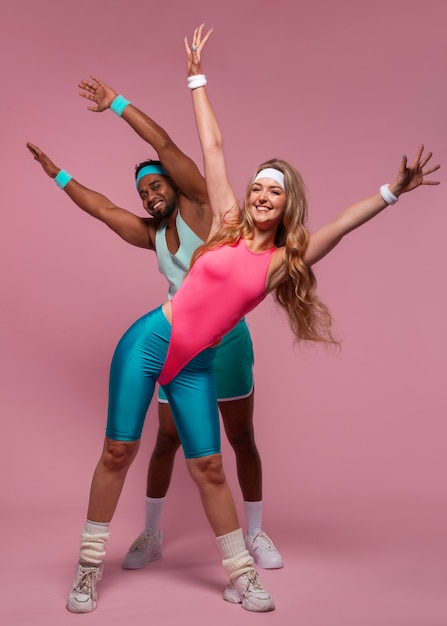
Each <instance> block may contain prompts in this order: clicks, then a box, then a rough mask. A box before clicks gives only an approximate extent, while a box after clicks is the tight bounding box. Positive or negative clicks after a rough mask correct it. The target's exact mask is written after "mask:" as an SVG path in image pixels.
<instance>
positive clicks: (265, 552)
mask: <svg viewBox="0 0 447 626" xmlns="http://www.w3.org/2000/svg"><path fill="white" fill-rule="evenodd" d="M245 543H246V544H247V550H248V551H249V553H250V554H251V556H252V557H253V560H254V562H255V563H256V564H257V565H259V567H263V568H264V569H280V568H281V567H284V560H283V558H282V556H281V555H280V553H279V552H278V550H277V548H276V546H275V544H274V543H273V541H272V540H271V539H270V537H269V536H268V535H267V534H266V533H265V532H264V531H263V530H261V529H257V531H256V534H255V535H245Z"/></svg>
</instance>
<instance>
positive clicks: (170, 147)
mask: <svg viewBox="0 0 447 626" xmlns="http://www.w3.org/2000/svg"><path fill="white" fill-rule="evenodd" d="M79 87H80V88H81V89H82V90H83V91H81V92H80V94H79V95H81V96H82V97H83V98H86V99H87V100H90V101H92V102H94V103H95V106H89V107H87V108H88V110H89V111H93V112H95V113H100V112H102V111H106V110H107V109H109V108H110V107H111V105H112V103H113V102H114V100H115V99H116V98H117V96H118V94H117V92H116V91H115V90H114V89H112V87H109V86H108V85H106V83H104V82H103V81H102V80H100V79H99V78H98V77H96V76H91V77H90V80H81V82H80V83H79ZM121 117H122V118H123V119H124V120H125V121H126V122H127V123H128V124H129V126H130V127H131V128H133V130H134V131H135V132H136V133H137V134H138V135H139V136H140V137H141V138H142V139H144V141H146V142H147V143H148V144H150V145H151V146H152V147H153V148H154V150H155V152H156V153H157V155H158V158H159V159H160V161H161V162H162V163H163V167H164V168H165V169H166V171H167V172H168V174H169V176H170V178H171V179H172V181H173V183H174V185H175V186H176V187H177V188H178V189H179V191H180V192H181V193H182V194H183V195H184V196H186V197H187V198H188V199H189V200H191V202H194V203H196V204H197V205H198V206H199V207H200V206H203V205H206V206H207V205H208V196H207V191H206V185H205V180H204V178H203V176H202V174H201V173H200V171H199V169H198V168H197V166H196V164H195V163H194V161H193V160H192V159H190V158H189V157H188V156H187V155H186V154H185V153H184V152H182V151H181V150H180V148H179V147H178V146H177V145H176V144H175V143H174V142H173V141H172V139H171V137H170V136H169V135H168V133H167V132H166V131H165V130H164V129H163V128H161V126H159V125H158V124H157V123H156V122H154V120H152V119H151V118H150V117H148V116H147V115H146V114H145V113H143V112H142V111H140V110H139V109H137V107H136V106H134V105H133V104H131V103H129V104H128V105H127V106H126V107H125V108H124V110H123V111H122V113H121Z"/></svg>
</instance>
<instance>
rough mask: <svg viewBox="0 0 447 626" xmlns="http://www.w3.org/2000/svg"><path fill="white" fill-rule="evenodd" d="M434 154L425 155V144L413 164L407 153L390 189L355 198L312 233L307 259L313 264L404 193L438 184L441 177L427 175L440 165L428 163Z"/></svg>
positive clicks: (308, 263) (305, 258)
mask: <svg viewBox="0 0 447 626" xmlns="http://www.w3.org/2000/svg"><path fill="white" fill-rule="evenodd" d="M431 157H432V153H431V152H429V153H428V154H426V155H424V146H421V147H420V148H419V150H418V152H417V154H416V156H415V158H414V160H413V162H412V164H411V165H408V162H407V157H406V156H405V155H404V156H403V157H402V162H401V164H400V168H399V171H398V173H397V176H396V179H395V181H394V182H393V183H392V184H391V185H389V186H388V191H387V189H384V190H382V188H381V190H382V193H380V192H379V193H376V194H374V195H373V196H370V197H369V198H365V199H364V200H361V201H360V202H356V203H355V204H353V205H351V206H350V207H348V208H347V209H345V210H344V211H342V213H340V214H339V215H338V216H337V217H336V218H335V219H334V220H333V221H332V222H329V223H328V224H326V225H325V226H323V227H322V228H320V230H318V231H317V232H316V233H315V234H313V235H311V237H310V241H309V246H308V248H307V250H306V254H305V255H304V262H305V263H306V264H307V265H313V264H314V263H316V262H317V261H319V260H320V259H322V258H323V257H325V256H326V254H328V253H329V252H330V251H331V250H332V249H333V248H335V246H336V245H337V244H338V243H339V242H340V241H341V240H342V239H343V237H344V236H345V235H347V234H348V233H350V232H351V231H353V230H355V229H356V228H358V227H359V226H361V225H362V224H365V223H366V222H368V221H369V220H370V219H372V218H373V217H375V216H376V215H378V214H379V213H381V212H382V211H383V210H384V209H385V208H386V207H387V206H388V205H389V204H394V203H395V202H397V199H398V198H399V196H400V195H401V194H403V193H407V192H409V191H412V190H414V189H416V188H417V187H419V186H420V185H439V182H438V181H433V180H427V179H426V178H425V177H426V176H428V175H429V174H432V173H433V172H435V171H436V170H438V169H439V168H440V165H433V166H427V164H428V162H429V161H430V159H431ZM382 194H383V195H382Z"/></svg>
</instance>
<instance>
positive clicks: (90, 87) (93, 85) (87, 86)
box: [78, 76, 118, 113]
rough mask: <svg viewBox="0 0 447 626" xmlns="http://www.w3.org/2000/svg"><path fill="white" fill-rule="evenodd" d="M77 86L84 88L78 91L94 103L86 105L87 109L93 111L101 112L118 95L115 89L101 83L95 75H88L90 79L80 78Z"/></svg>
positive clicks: (108, 106)
mask: <svg viewBox="0 0 447 626" xmlns="http://www.w3.org/2000/svg"><path fill="white" fill-rule="evenodd" d="M78 87H80V88H81V89H83V90H84V91H80V92H79V95H80V96H82V97H83V98H86V99H87V100H91V101H92V102H95V103H96V106H90V107H87V109H88V110H89V111H93V112H94V113H101V112H102V111H105V110H106V109H109V108H110V105H111V104H112V102H113V101H114V100H115V98H116V96H117V95H118V94H117V93H116V91H114V90H113V89H112V88H111V87H109V86H108V85H106V84H105V83H103V82H102V81H101V80H99V78H97V77H96V76H90V80H84V79H83V80H81V82H80V83H79V85H78Z"/></svg>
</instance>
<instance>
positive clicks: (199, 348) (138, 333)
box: [56, 27, 439, 612]
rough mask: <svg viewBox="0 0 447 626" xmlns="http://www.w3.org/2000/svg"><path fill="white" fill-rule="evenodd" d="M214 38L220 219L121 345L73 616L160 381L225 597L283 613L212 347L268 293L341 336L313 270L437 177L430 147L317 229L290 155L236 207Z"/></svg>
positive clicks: (194, 81) (214, 149) (210, 166)
mask: <svg viewBox="0 0 447 626" xmlns="http://www.w3.org/2000/svg"><path fill="white" fill-rule="evenodd" d="M209 36H210V33H208V34H207V35H206V36H205V37H204V38H203V39H202V27H199V28H198V29H196V31H195V32H194V36H193V40H192V48H190V47H189V45H188V42H187V41H185V47H186V51H187V57H188V69H189V79H188V83H189V87H190V88H191V89H192V94H193V103H194V111H195V116H196V123H197V128H198V131H199V137H200V141H201V145H202V150H203V155H204V165H205V176H206V181H207V188H208V193H209V197H210V201H211V205H212V211H213V225H212V229H211V233H210V237H209V239H208V241H207V242H206V243H205V244H204V246H202V247H201V248H200V249H199V251H198V254H197V255H196V258H195V262H194V263H193V266H192V269H191V270H190V272H189V274H188V276H187V277H186V278H185V280H184V282H183V284H182V286H181V287H180V289H179V290H178V291H177V292H176V294H175V295H174V297H173V298H172V300H170V301H169V302H166V303H165V304H164V305H163V306H162V307H160V308H159V309H156V310H154V311H152V312H150V313H148V314H147V315H145V316H144V317H143V318H141V319H140V320H138V321H137V322H136V323H135V324H134V325H133V326H131V328H130V329H129V330H128V331H127V333H126V334H125V335H124V337H123V338H122V339H121V341H120V342H119V344H118V346H117V349H116V351H115V354H114V357H113V361H112V367H111V375H110V395H109V416H108V423H107V431H106V440H105V444H104V450H103V453H102V455H101V458H100V460H99V463H98V465H97V467H96V470H95V473H94V476H93V482H92V487H91V492H90V501H89V508H88V516H87V521H86V524H85V526H84V529H83V532H82V540H81V552H80V559H79V564H78V569H77V574H76V578H75V582H74V585H73V588H72V591H71V592H70V596H69V600H68V605H67V606H68V608H69V610H70V611H73V612H88V611H92V610H93V609H95V608H96V581H97V580H98V579H99V578H100V577H101V575H102V563H103V559H104V556H105V542H106V540H107V538H108V534H109V533H108V526H109V522H110V520H111V519H112V516H113V513H114V511H115V508H116V505H117V503H118V499H119V495H120V492H121V489H122V486H123V484H124V479H125V476H126V473H127V470H128V468H129V466H130V464H131V462H132V460H133V458H134V457H135V455H136V453H137V450H138V445H139V439H140V435H141V430H142V427H143V422H144V418H145V414H146V410H147V407H148V405H149V403H150V401H151V398H152V394H153V391H154V386H155V382H156V380H157V379H158V380H159V381H160V383H161V384H162V385H163V386H164V389H165V392H166V395H167V397H168V400H169V403H170V405H171V407H172V410H173V414H174V418H175V420H176V426H177V430H178V432H179V435H180V438H181V441H182V446H183V449H184V453H185V457H186V462H187V466H188V469H189V471H190V473H191V476H192V477H193V479H194V480H195V482H196V484H197V486H198V488H199V492H200V495H201V499H202V503H203V506H204V509H205V512H206V515H207V517H208V520H209V522H210V525H211V527H212V529H213V531H214V533H215V535H216V541H217V544H218V547H219V549H220V552H221V556H222V562H223V566H224V569H225V571H226V573H227V575H228V576H229V578H230V582H229V584H228V585H227V587H226V589H225V591H224V599H225V600H227V601H230V602H234V603H241V604H242V607H243V608H244V609H247V610H251V611H270V610H273V609H274V608H275V606H274V602H273V599H272V598H271V596H270V594H269V593H268V592H267V591H266V590H265V589H263V587H262V586H261V584H260V582H259V579H258V576H257V573H256V571H255V570H254V569H253V560H252V558H251V557H250V555H249V553H248V551H247V549H246V547H245V544H244V538H243V534H242V530H241V529H240V527H239V522H238V519H237V515H236V510H235V507H234V502H233V499H232V496H231V493H230V490H229V488H228V485H227V483H226V480H225V475H224V472H223V468H222V460H221V454H220V441H219V421H218V413H217V403H216V394H215V389H214V381H213V375H212V368H211V365H212V360H213V353H214V350H215V348H214V346H215V344H216V343H217V342H218V341H219V340H220V338H221V337H222V336H223V335H224V334H225V333H226V332H228V330H229V329H230V328H232V327H233V326H234V325H235V324H236V323H237V322H238V321H239V319H241V318H242V317H243V316H244V315H245V314H246V313H248V312H249V311H250V310H252V309H253V308H254V307H255V306H256V305H257V304H258V303H259V302H261V301H262V300H263V299H264V298H265V296H266V295H267V294H268V293H270V292H272V291H275V295H276V297H277V299H278V301H279V303H280V304H281V305H282V306H284V307H285V309H286V311H287V313H288V316H289V320H290V323H291V327H292V330H293V332H294V333H295V336H296V337H297V339H304V340H311V341H321V342H324V343H331V342H333V341H334V339H333V337H332V335H331V329H330V321H331V320H330V314H329V312H328V310H327V308H326V307H325V305H324V304H323V303H321V302H320V300H319V299H318V297H317V296H316V293H315V286H316V285H315V278H314V276H313V273H312V271H311V269H310V266H311V265H312V264H313V263H315V262H316V261H318V260H320V259H321V258H322V257H324V256H325V255H326V254H327V253H328V252H329V251H330V250H332V249H333V248H334V246H335V245H337V244H338V243H339V241H341V239H342V238H343V236H344V235H345V234H347V233H349V232H350V231H352V230H353V229H355V228H357V227H358V226H360V225H361V224H363V223H365V222H366V221H368V220H369V219H371V218H372V217H374V216H375V215H377V214H378V213H380V212H381V211H382V210H383V209H384V208H385V207H386V206H388V204H391V203H394V202H396V201H397V199H398V197H399V196H400V195H401V194H402V193H404V192H408V191H411V190H412V189H415V188H416V187H418V186H419V185H430V184H438V183H437V182H435V181H427V180H425V179H424V176H427V175H428V174H430V173H431V172H434V171H435V170H437V169H438V168H439V166H433V167H428V168H427V169H426V170H425V171H424V168H425V166H426V164H427V163H428V161H429V160H430V158H431V153H429V154H427V155H426V156H424V157H423V156H422V155H423V147H421V148H420V149H419V151H418V153H417V155H416V158H415V160H414V162H413V164H412V165H411V166H410V167H408V166H407V160H406V158H405V157H403V159H402V163H401V166H400V168H399V172H398V175H397V177H396V180H395V181H394V183H392V184H391V185H389V186H383V187H382V188H381V190H380V193H377V194H375V195H373V196H371V197H369V198H366V199H365V200H362V201H360V202H358V203H356V204H354V205H352V206H351V207H349V208H348V209H346V210H345V211H343V212H342V213H341V214H340V215H339V216H338V217H337V218H336V219H335V220H334V221H332V222H330V223H329V224H327V225H326V226H324V227H323V228H322V229H320V230H319V231H318V232H317V233H315V234H314V235H312V236H310V235H309V234H308V232H307V230H306V228H305V220H306V201H305V195H304V189H303V185H302V181H301V178H300V176H299V174H298V173H297V172H296V171H295V170H294V169H293V168H292V167H291V166H290V165H288V164H287V163H285V162H284V161H279V160H273V161H269V162H267V163H265V164H263V165H262V166H260V168H258V170H257V172H256V174H255V176H254V177H253V179H252V181H251V183H250V185H249V187H248V189H247V193H246V198H245V202H244V206H243V207H241V208H239V207H238V206H237V202H236V198H235V195H234V192H233V190H232V189H231V187H230V185H229V183H228V179H227V175H226V168H225V161H224V156H223V151H222V137H221V133H220V129H219V126H218V124H217V121H216V118H215V116H214V113H213V111H212V109H211V106H210V103H209V101H208V98H207V95H206V92H205V89H204V85H205V83H206V79H205V78H204V76H203V75H202V74H201V73H200V54H201V51H202V50H203V47H204V45H205V43H206V41H207V40H208V38H209ZM84 88H85V89H86V90H87V91H88V90H91V93H92V94H93V93H94V91H95V88H96V87H95V84H94V83H91V84H89V83H88V84H87V85H86V86H85V87H84ZM91 99H92V100H93V99H94V97H93V95H92V96H91ZM116 101H117V102H116V103H115V105H116V107H117V108H118V109H120V110H121V111H122V110H123V108H125V106H126V101H125V100H124V99H123V98H122V97H121V96H118V97H117V98H116ZM56 182H58V184H60V186H62V187H64V186H65V185H70V184H73V183H71V177H70V175H67V173H66V172H64V171H63V170H61V171H59V172H58V173H57V175H56Z"/></svg>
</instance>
